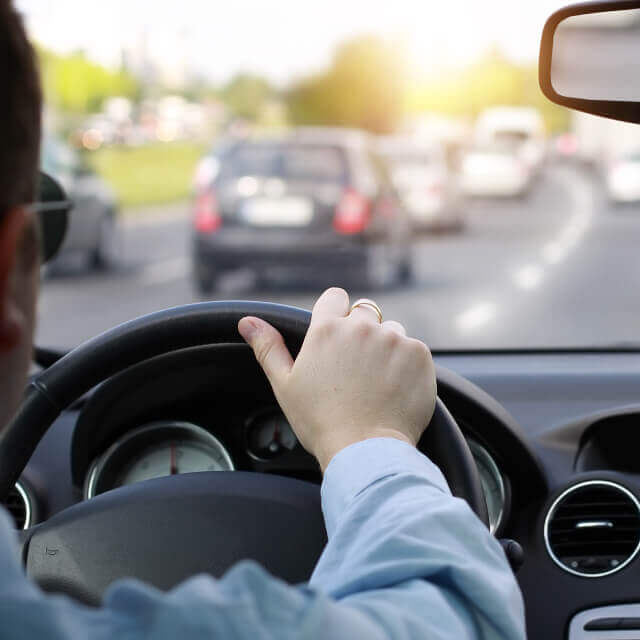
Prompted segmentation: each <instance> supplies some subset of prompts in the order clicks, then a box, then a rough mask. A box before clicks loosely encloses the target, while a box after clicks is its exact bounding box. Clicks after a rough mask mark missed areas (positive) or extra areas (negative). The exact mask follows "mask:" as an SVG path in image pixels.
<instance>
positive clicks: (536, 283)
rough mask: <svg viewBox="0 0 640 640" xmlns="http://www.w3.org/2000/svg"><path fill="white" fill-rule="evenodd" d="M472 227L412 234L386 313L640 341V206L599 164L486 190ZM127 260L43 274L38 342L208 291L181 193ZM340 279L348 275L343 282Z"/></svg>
mask: <svg viewBox="0 0 640 640" xmlns="http://www.w3.org/2000/svg"><path fill="white" fill-rule="evenodd" d="M467 214H468V216H467V220H468V224H467V226H466V229H465V230H464V231H463V232H462V233H460V234H455V235H436V236H433V235H432V236H428V235H427V236H421V237H417V238H416V240H415V244H414V248H413V253H414V255H413V258H414V264H415V273H416V277H415V280H414V282H413V283H412V284H411V285H410V286H407V287H404V288H401V289H397V290H391V291H386V292H367V291H353V292H352V294H353V296H357V297H359V296H362V295H369V296H371V297H375V299H376V300H377V301H378V302H379V304H380V305H381V307H382V308H383V311H384V313H385V317H386V318H395V319H398V320H400V321H401V322H403V323H404V324H405V326H406V327H407V330H408V331H409V333H410V334H412V335H414V336H417V337H420V338H422V339H424V340H426V341H427V342H428V343H429V344H430V345H431V346H432V347H434V348H439V349H466V348H472V349H475V348H479V349H485V348H517V347H528V348H538V347H562V346H565V347H573V346H595V345H598V346H602V345H612V344H629V343H634V342H636V341H637V342H640V250H639V249H640V206H638V207H637V209H636V208H634V207H625V208H620V207H613V206H611V205H610V204H609V203H608V202H607V201H606V199H605V197H604V195H603V193H602V191H601V188H600V186H599V184H598V181H597V180H596V179H595V178H594V176H593V175H592V174H591V173H589V172H588V171H586V170H584V169H582V168H579V167H576V166H571V165H562V164H552V165H549V166H547V167H546V168H545V169H544V171H543V173H542V175H541V176H540V177H539V179H538V180H537V182H536V184H535V185H534V187H533V189H532V191H531V193H530V194H529V195H528V196H527V197H525V198H523V199H516V200H502V201H501V200H495V201H494V200H484V201H475V202H472V203H470V204H469V206H468V207H467ZM122 236H123V237H122V244H123V246H122V258H121V265H120V266H119V267H118V268H117V269H116V270H114V271H112V272H109V273H104V274H102V273H87V272H86V271H85V270H83V269H82V268H80V267H81V265H79V264H73V263H72V261H70V262H69V264H66V265H63V268H61V269H60V270H59V271H60V272H59V273H57V274H55V275H52V276H47V277H46V278H44V280H43V284H42V292H41V300H40V310H39V327H38V331H37V343H38V344H40V345H42V346H50V347H72V346H75V345H77V344H79V343H80V342H82V341H83V340H85V339H87V338H90V337H92V336H94V335H96V334H97V333H99V332H101V331H103V330H105V329H108V328H110V327H112V326H114V325H115V324H117V323H120V322H123V321H125V320H129V319H131V318H134V317H136V316H139V315H141V314H144V313H149V312H151V311H155V310H158V309H162V308H166V307H171V306H175V305H179V304H183V303H188V302H193V301H197V300H199V298H198V296H197V295H196V293H195V292H194V290H193V287H192V284H191V278H190V262H189V224H188V214H187V210H186V207H185V206H184V205H182V206H179V207H174V208H169V209H167V210H164V211H162V212H160V215H158V216H149V217H147V216H143V217H142V218H139V219H137V220H130V221H128V222H127V223H126V224H125V225H124V227H123V230H122ZM336 284H340V283H336ZM319 293H320V291H319V290H318V289H315V288H313V287H305V286H304V284H303V283H297V284H296V285H295V286H286V287H283V286H276V285H273V286H271V285H270V286H269V289H268V290H265V289H264V288H262V289H259V288H256V287H255V286H254V283H253V281H252V279H251V277H250V276H249V275H248V274H244V273H237V274H233V275H230V276H229V277H227V278H225V279H224V280H223V281H222V282H221V287H220V290H219V291H218V292H217V293H216V295H215V298H219V299H231V298H233V299H238V298H242V299H253V300H271V301H277V302H283V303H288V304H294V305H298V306H302V307H308V308H309V307H310V306H311V305H312V303H313V301H314V299H315V298H316V297H317V295H318V294H319Z"/></svg>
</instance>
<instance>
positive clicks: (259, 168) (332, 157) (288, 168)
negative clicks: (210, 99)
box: [220, 144, 347, 184]
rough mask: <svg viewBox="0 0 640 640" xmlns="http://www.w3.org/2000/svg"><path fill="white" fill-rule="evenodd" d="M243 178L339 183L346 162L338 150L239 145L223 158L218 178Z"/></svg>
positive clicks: (289, 145)
mask: <svg viewBox="0 0 640 640" xmlns="http://www.w3.org/2000/svg"><path fill="white" fill-rule="evenodd" d="M243 176H256V177H277V178H282V179H284V180H309V181H313V182H334V183H340V184H343V183H345V182H346V180H347V163H346V159H345V154H344V152H343V151H342V150H341V149H340V148H338V147H332V146H320V145H318V146H315V145H291V144H288V145H242V146H239V147H236V148H235V149H233V150H232V151H231V152H230V153H228V154H226V156H225V158H223V161H222V170H221V174H220V179H221V180H229V179H235V178H240V177H243Z"/></svg>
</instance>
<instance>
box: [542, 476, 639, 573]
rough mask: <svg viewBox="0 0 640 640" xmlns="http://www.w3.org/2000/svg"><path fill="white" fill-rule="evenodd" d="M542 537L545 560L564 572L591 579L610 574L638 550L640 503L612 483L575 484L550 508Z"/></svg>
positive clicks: (622, 488)
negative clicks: (548, 556)
mask: <svg viewBox="0 0 640 640" xmlns="http://www.w3.org/2000/svg"><path fill="white" fill-rule="evenodd" d="M544 538H545V542H546V545H547V550H548V552H549V555H550V556H551V558H552V559H553V561H554V562H555V563H556V564H557V565H559V566H560V567H562V568H563V569H565V571H568V572H569V573H573V574H575V575H580V576H586V577H589V578H596V577H601V576H606V575H609V574H610V573H614V572H615V571H618V570H620V569H622V567H624V566H625V565H627V564H628V563H629V562H631V560H632V559H633V557H634V556H635V555H636V554H637V553H638V550H639V549H640V504H639V503H638V500H637V499H636V498H635V496H634V495H633V494H632V493H631V492H630V491H629V490H628V489H625V488H624V487H622V486H620V485H618V484H616V483H614V482H609V481H606V480H591V481H588V482H582V483H580V484H576V485H574V486H573V487H570V488H569V489H567V490H566V491H564V492H563V493H562V494H561V495H560V496H559V497H558V498H557V499H556V500H555V502H554V503H553V504H552V505H551V508H550V509H549V513H547V517H546V519H545V522H544Z"/></svg>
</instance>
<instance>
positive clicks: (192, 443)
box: [85, 421, 233, 498]
mask: <svg viewBox="0 0 640 640" xmlns="http://www.w3.org/2000/svg"><path fill="white" fill-rule="evenodd" d="M232 470H233V461H232V460H231V456H230V455H229V452H228V451H227V450H226V449H225V448H224V446H223V444H222V443H221V442H220V441H219V440H218V439H217V438H216V437H215V436H213V435H212V434H211V433H209V432H208V431H206V430H205V429H203V428H202V427H199V426H197V425H195V424H191V423H190V422H174V421H166V422H154V423H152V424H149V425H146V426H144V427H140V428H139V429H135V430H133V431H131V432H129V433H127V434H126V435H125V436H123V437H122V438H120V439H119V440H117V441H116V442H115V443H114V444H113V445H111V447H109V449H107V450H106V451H105V452H104V453H103V454H102V455H101V456H99V457H98V458H97V459H96V460H95V461H94V463H93V464H92V465H91V468H90V470H89V474H88V475H87V480H86V482H85V497H87V498H92V497H93V496H95V495H98V494H99V493H103V492H104V491H108V490H110V489H115V488H116V487H121V486H124V485H128V484H134V483H136V482H142V481H144V480H151V479H152V478H161V477H163V476H170V475H176V474H181V473H194V472H199V471H232Z"/></svg>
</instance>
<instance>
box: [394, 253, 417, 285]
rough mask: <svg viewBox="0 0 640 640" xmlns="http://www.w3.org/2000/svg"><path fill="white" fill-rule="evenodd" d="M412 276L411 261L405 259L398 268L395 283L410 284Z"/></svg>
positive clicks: (408, 258)
mask: <svg viewBox="0 0 640 640" xmlns="http://www.w3.org/2000/svg"><path fill="white" fill-rule="evenodd" d="M413 276H414V272H413V260H412V259H411V258H410V257H407V258H405V259H404V260H403V261H402V262H401V263H400V265H399V266H398V279H397V282H398V284H399V285H408V284H411V282H412V281H413Z"/></svg>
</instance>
